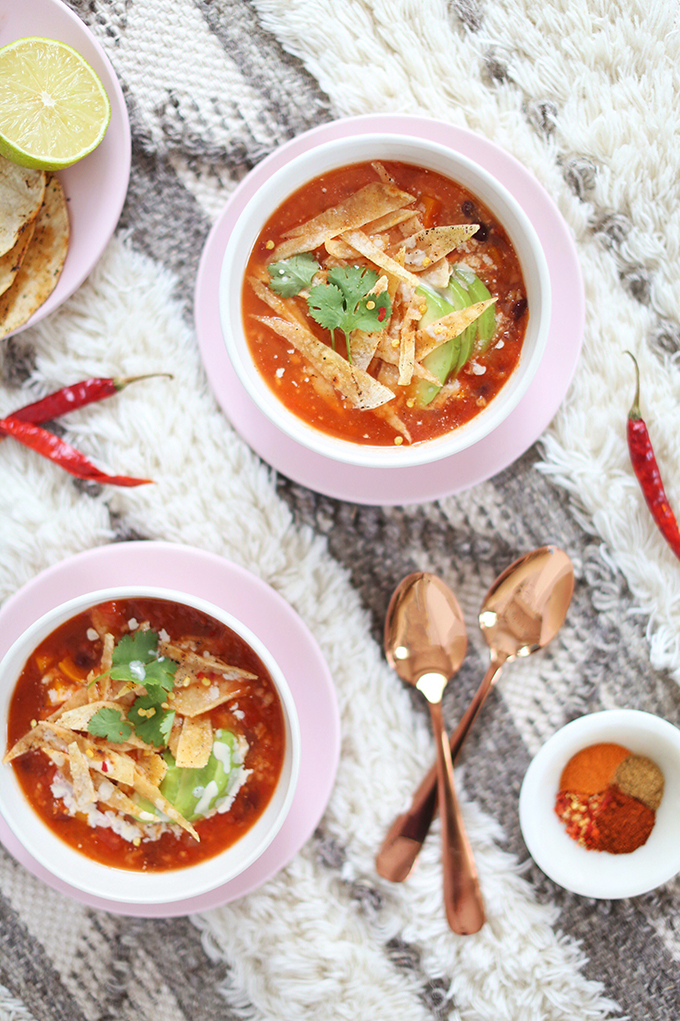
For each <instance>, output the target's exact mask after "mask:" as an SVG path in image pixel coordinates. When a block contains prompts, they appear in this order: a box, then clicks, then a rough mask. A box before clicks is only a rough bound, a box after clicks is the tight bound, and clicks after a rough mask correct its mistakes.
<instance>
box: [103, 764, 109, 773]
mask: <svg viewBox="0 0 680 1021" xmlns="http://www.w3.org/2000/svg"><path fill="white" fill-rule="evenodd" d="M108 771H109V764H108V762H102V773H108Z"/></svg>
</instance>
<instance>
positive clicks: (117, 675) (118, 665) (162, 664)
mask: <svg viewBox="0 0 680 1021" xmlns="http://www.w3.org/2000/svg"><path fill="white" fill-rule="evenodd" d="M111 660H112V667H111V671H110V677H111V679H112V680H114V681H130V682H131V683H133V684H143V685H144V687H145V688H147V690H148V688H149V686H151V685H156V686H160V687H161V688H163V689H164V690H165V691H172V688H173V685H174V683H175V672H176V670H177V663H174V662H173V661H172V660H171V659H167V658H166V657H161V658H160V659H159V658H158V635H157V634H156V632H155V631H151V630H150V629H149V630H146V631H135V632H133V633H132V634H127V635H123V637H122V638H121V639H120V641H119V642H117V643H116V645H115V647H114V650H113V655H112V657H111Z"/></svg>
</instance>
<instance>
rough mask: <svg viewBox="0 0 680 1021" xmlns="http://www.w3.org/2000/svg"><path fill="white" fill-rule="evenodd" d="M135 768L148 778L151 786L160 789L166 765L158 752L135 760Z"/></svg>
mask: <svg viewBox="0 0 680 1021" xmlns="http://www.w3.org/2000/svg"><path fill="white" fill-rule="evenodd" d="M137 768H138V769H141V771H142V773H144V774H145V776H147V777H148V778H149V780H150V781H151V783H152V784H155V786H156V787H160V785H161V783H162V781H163V777H164V776H165V774H166V773H167V771H168V764H167V762H166V761H165V759H164V758H163V756H162V755H159V754H158V752H150V753H149V755H143V756H142V757H141V758H140V759H137Z"/></svg>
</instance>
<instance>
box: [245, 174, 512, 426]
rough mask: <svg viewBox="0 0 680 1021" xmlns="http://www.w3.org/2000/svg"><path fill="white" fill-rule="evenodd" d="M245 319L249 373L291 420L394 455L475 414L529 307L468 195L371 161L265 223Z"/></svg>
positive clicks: (293, 201)
mask: <svg viewBox="0 0 680 1021" xmlns="http://www.w3.org/2000/svg"><path fill="white" fill-rule="evenodd" d="M310 213H311V214H312V215H310ZM243 319H244V328H245V332H246V337H247V340H248V344H249V347H250V350H251V353H252V355H253V358H254V360H255V363H256V365H257V367H258V369H259V371H260V372H261V374H262V375H263V377H264V379H265V380H266V381H267V383H268V385H269V387H270V388H271V389H272V390H273V391H274V393H275V394H276V395H277V396H278V397H279V399H280V400H281V401H282V402H283V403H284V404H285V405H286V406H288V407H289V408H290V410H292V411H293V412H294V413H295V414H296V415H298V416H299V417H301V418H303V419H304V420H305V421H307V422H308V423H309V424H311V425H313V426H315V427H316V428H319V429H321V430H323V431H325V432H327V433H330V434H331V435H335V436H339V437H342V438H345V439H350V440H352V441H354V442H358V443H371V444H378V445H387V444H393V443H396V444H397V445H399V444H400V443H404V442H406V443H417V442H421V441H423V440H427V439H432V438H434V437H436V436H440V435H443V434H444V433H446V432H449V431H450V430H451V429H455V428H456V427H457V426H459V425H462V424H464V423H465V422H467V421H469V420H470V419H471V418H472V417H474V415H476V414H478V413H479V412H480V411H481V410H482V409H483V408H484V407H486V405H487V404H488V403H489V401H490V400H492V399H493V397H494V396H495V395H496V394H497V393H498V392H499V390H500V389H501V388H502V386H503V385H504V383H505V382H506V381H507V379H508V378H509V376H510V375H511V373H512V372H513V370H514V369H515V367H516V365H517V363H518V361H519V357H520V351H521V346H522V341H523V338H524V334H525V331H526V324H527V320H528V309H527V300H526V291H525V287H524V281H523V277H522V272H521V268H520V265H519V260H518V258H517V255H516V253H515V251H514V248H513V247H512V244H511V243H510V240H509V238H508V236H507V233H506V232H505V230H504V228H503V226H502V225H501V224H500V223H499V222H498V220H497V219H496V218H495V217H494V216H493V215H492V213H491V212H490V211H489V210H488V209H487V208H486V207H485V206H484V205H482V204H481V203H480V202H479V201H478V200H477V199H476V198H475V196H473V195H472V194H471V193H470V192H469V191H467V190H466V189H465V188H463V187H462V186H461V185H459V184H457V183H456V182H454V181H451V180H449V179H447V178H445V177H443V176H442V175H440V174H437V173H435V172H434V171H430V170H425V169H422V168H420V167H415V166H411V165H409V164H405V163H398V162H391V163H384V164H383V163H379V162H373V163H358V164H353V165H352V166H349V167H343V168H339V169H337V170H332V171H329V172H327V173H326V174H324V175H322V176H321V177H319V178H316V179H315V180H313V181H311V182H309V183H308V184H306V185H305V186H304V188H302V189H300V190H299V191H298V192H296V193H295V194H293V195H292V196H290V197H289V198H288V199H287V200H286V201H285V202H284V203H283V204H282V205H281V206H280V207H279V209H278V210H277V211H276V212H275V213H274V215H273V216H272V217H270V219H269V221H268V222H267V224H266V225H265V227H264V228H263V230H262V231H261V233H260V236H259V237H258V239H257V242H256V243H255V245H254V248H253V251H252V253H251V256H250V259H249V262H248V266H247V270H246V280H245V284H244V290H243Z"/></svg>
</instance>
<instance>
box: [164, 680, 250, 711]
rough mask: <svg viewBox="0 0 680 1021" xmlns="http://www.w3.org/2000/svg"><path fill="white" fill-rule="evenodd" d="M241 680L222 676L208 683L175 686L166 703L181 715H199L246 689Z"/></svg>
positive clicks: (242, 692)
mask: <svg viewBox="0 0 680 1021" xmlns="http://www.w3.org/2000/svg"><path fill="white" fill-rule="evenodd" d="M247 690H248V689H247V687H246V686H245V685H244V684H243V682H239V681H237V680H227V679H225V678H223V677H220V678H215V679H214V680H211V681H210V683H209V684H202V683H200V684H192V685H191V687H189V688H175V689H174V690H173V691H171V692H170V694H169V695H168V705H169V706H170V708H171V709H176V710H177V712H178V713H181V714H182V716H200V715H201V714H202V713H207V712H208V711H209V710H210V709H214V708H215V706H218V705H222V703H223V702H228V701H229V699H230V698H235V697H236V695H242V694H244V693H245V692H246V691H247Z"/></svg>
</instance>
